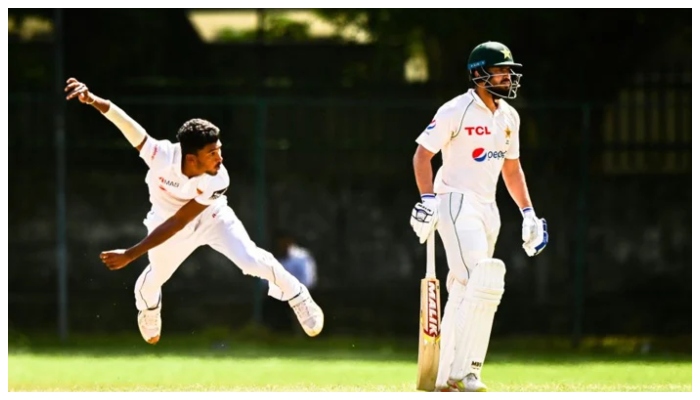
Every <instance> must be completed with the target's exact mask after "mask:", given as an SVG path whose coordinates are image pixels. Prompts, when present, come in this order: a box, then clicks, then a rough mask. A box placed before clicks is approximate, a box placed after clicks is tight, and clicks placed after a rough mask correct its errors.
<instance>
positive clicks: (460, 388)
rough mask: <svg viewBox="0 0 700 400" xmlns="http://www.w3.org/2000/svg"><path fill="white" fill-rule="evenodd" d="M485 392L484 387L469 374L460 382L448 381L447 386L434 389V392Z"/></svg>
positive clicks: (477, 379)
mask: <svg viewBox="0 0 700 400" xmlns="http://www.w3.org/2000/svg"><path fill="white" fill-rule="evenodd" d="M487 390H488V388H487V387H486V385H484V383H483V382H481V380H480V379H479V378H478V377H477V376H476V375H474V374H469V375H467V376H466V377H465V378H464V379H462V380H460V381H458V380H454V379H448V380H447V386H445V387H441V388H436V389H435V391H436V392H485V391H487Z"/></svg>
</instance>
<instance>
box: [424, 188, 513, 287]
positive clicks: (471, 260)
mask: <svg viewBox="0 0 700 400" xmlns="http://www.w3.org/2000/svg"><path fill="white" fill-rule="evenodd" d="M437 197H438V200H439V211H438V213H439V217H438V224H437V230H438V233H439V234H440V239H441V240H442V243H443V245H444V247H445V255H446V256H447V265H448V267H449V273H448V275H447V282H446V283H447V286H446V288H447V289H448V290H449V289H450V285H451V283H452V281H453V280H457V281H459V282H460V283H461V284H462V285H466V284H467V281H468V280H469V274H470V271H471V270H472V269H473V268H474V265H475V264H476V262H477V261H478V260H480V259H482V258H491V257H493V253H494V250H495V248H496V241H497V240H498V233H499V232H500V230H501V217H500V215H499V212H498V206H497V205H496V202H483V201H480V200H478V199H477V198H476V197H475V196H474V195H470V194H468V193H467V194H463V193H444V194H439V195H438V196H437Z"/></svg>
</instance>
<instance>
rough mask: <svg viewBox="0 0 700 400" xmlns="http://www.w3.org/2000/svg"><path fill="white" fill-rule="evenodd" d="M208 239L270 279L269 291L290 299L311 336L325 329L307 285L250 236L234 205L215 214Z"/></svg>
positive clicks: (247, 270)
mask: <svg viewBox="0 0 700 400" xmlns="http://www.w3.org/2000/svg"><path fill="white" fill-rule="evenodd" d="M209 218H211V219H212V220H211V222H207V223H208V224H211V226H210V227H209V228H208V229H207V234H206V236H205V238H204V240H205V243H206V244H208V245H209V246H211V247H212V248H213V249H214V250H216V251H218V252H219V253H221V254H223V255H225V256H226V257H227V258H228V259H229V260H231V261H232V262H233V263H234V264H236V265H237V266H238V267H239V268H240V269H241V271H242V272H243V273H244V274H246V275H251V276H255V277H258V278H262V279H266V280H267V281H268V282H269V286H270V288H269V290H268V295H269V296H270V297H273V298H275V299H277V300H280V301H287V302H289V305H290V307H291V308H292V309H293V310H294V312H295V314H296V315H297V319H298V320H299V323H300V324H301V325H302V327H303V328H304V331H305V332H306V334H307V335H309V336H316V335H318V334H319V333H321V330H322V329H323V324H324V316H323V312H322V310H321V308H320V307H319V306H318V305H317V304H316V303H315V302H314V301H313V299H312V298H311V295H310V294H309V291H308V290H307V288H306V287H305V286H304V285H303V284H302V283H301V282H299V280H298V279H297V278H295V277H294V275H292V274H290V273H289V272H288V271H287V270H286V269H284V267H283V266H282V264H280V263H279V261H277V259H275V257H274V256H273V255H272V254H270V253H269V252H268V251H266V250H263V249H261V248H259V247H258V246H257V245H256V244H255V243H254V242H253V241H252V240H251V239H250V237H249V236H248V232H247V231H246V229H245V227H244V226H243V223H242V222H241V221H240V220H239V219H238V217H237V216H236V214H235V213H234V212H233V210H232V209H231V208H230V207H222V208H221V209H220V210H218V211H217V212H216V213H214V214H213V217H209Z"/></svg>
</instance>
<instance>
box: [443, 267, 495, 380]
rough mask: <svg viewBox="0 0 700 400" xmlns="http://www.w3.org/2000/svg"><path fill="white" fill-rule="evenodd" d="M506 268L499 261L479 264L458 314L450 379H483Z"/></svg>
mask: <svg viewBox="0 0 700 400" xmlns="http://www.w3.org/2000/svg"><path fill="white" fill-rule="evenodd" d="M505 274H506V265H505V264H504V263H503V261H501V260H498V259H495V258H485V259H482V260H479V262H478V263H477V264H476V267H475V268H474V269H473V270H472V273H471V276H470V279H469V282H467V288H466V290H465V293H464V301H462V302H460V304H459V306H458V307H457V310H455V317H456V318H455V323H456V328H457V329H456V336H457V340H456V350H455V359H454V363H453V364H452V371H451V372H450V378H452V379H456V380H461V379H463V378H464V377H466V376H467V375H468V374H470V373H474V374H475V375H476V376H477V377H479V376H480V373H481V367H482V366H483V365H484V358H485V357H486V350H487V349H488V346H489V340H490V338H491V327H492V326H493V318H494V316H495V315H496V310H497V309H498V305H499V304H500V303H501V297H502V296H503V292H504V290H505Z"/></svg>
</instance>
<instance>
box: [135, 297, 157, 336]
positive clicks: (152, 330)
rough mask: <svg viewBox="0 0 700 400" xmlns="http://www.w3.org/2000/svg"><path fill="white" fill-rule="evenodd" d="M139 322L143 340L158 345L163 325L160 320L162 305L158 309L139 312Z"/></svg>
mask: <svg viewBox="0 0 700 400" xmlns="http://www.w3.org/2000/svg"><path fill="white" fill-rule="evenodd" d="M137 320H138V322H139V330H140V331H141V336H143V340H145V341H146V342H148V343H149V344H156V343H158V341H159V340H160V328H161V327H162V325H163V323H162V321H161V319H160V303H159V304H158V307H156V308H151V309H146V310H141V311H139V316H138V318H137Z"/></svg>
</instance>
